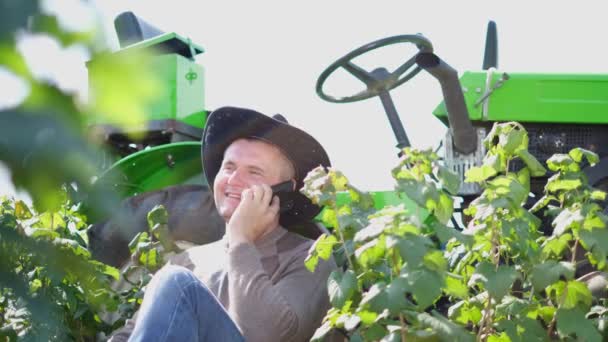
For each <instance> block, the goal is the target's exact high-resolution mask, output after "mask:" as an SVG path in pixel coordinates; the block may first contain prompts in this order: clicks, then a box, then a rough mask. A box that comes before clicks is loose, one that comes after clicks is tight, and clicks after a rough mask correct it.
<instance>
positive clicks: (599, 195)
mask: <svg viewBox="0 0 608 342" xmlns="http://www.w3.org/2000/svg"><path fill="white" fill-rule="evenodd" d="M590 197H591V199H592V200H595V201H604V200H606V192H605V191H601V190H594V191H592V192H591V195H590Z"/></svg>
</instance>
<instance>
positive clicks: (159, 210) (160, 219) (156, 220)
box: [147, 204, 169, 228]
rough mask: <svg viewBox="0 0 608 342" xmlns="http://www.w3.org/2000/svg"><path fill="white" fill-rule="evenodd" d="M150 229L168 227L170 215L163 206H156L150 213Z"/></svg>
mask: <svg viewBox="0 0 608 342" xmlns="http://www.w3.org/2000/svg"><path fill="white" fill-rule="evenodd" d="M147 219H148V227H150V228H152V227H154V226H155V225H157V224H164V225H166V224H167V223H169V213H167V209H165V207H164V206H163V205H162V204H159V205H156V206H154V208H152V210H150V211H149V212H148V216H147Z"/></svg>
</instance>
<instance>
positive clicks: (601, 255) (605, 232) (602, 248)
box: [579, 228, 608, 269]
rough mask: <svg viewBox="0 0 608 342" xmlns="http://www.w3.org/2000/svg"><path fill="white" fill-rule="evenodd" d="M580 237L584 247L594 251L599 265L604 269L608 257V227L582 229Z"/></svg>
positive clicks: (593, 253)
mask: <svg viewBox="0 0 608 342" xmlns="http://www.w3.org/2000/svg"><path fill="white" fill-rule="evenodd" d="M579 237H580V241H581V244H582V245H583V247H584V248H585V249H586V250H588V251H590V252H591V253H592V255H593V257H594V259H595V261H596V262H597V264H598V265H597V267H598V268H599V269H604V267H605V266H606V258H608V228H594V229H591V230H586V229H581V230H580V231H579Z"/></svg>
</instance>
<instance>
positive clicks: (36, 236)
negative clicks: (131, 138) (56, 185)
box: [0, 198, 175, 341]
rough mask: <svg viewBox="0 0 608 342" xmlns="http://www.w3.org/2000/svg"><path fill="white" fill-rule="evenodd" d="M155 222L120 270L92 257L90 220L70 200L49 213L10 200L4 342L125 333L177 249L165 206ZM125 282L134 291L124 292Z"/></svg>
mask: <svg viewBox="0 0 608 342" xmlns="http://www.w3.org/2000/svg"><path fill="white" fill-rule="evenodd" d="M148 222H149V225H150V230H149V231H148V232H142V233H140V234H138V235H137V236H136V237H135V238H134V239H133V241H132V242H131V244H130V248H131V253H132V255H133V258H132V259H133V260H132V261H133V263H132V265H131V266H130V267H128V268H126V269H125V270H123V272H119V270H117V269H115V268H113V267H111V266H108V265H105V264H103V263H100V262H98V261H95V260H93V259H91V254H90V252H89V251H88V250H87V242H86V228H87V226H86V224H85V220H84V217H83V216H82V215H81V214H79V212H78V206H77V205H73V204H72V203H71V202H70V201H68V200H67V198H66V201H65V202H64V203H63V205H62V206H61V209H60V210H58V211H56V212H44V213H37V212H36V211H35V210H34V209H32V208H29V207H28V206H27V205H26V204H25V203H24V202H22V201H13V200H9V199H6V198H5V199H2V200H1V201H0V340H2V341H3V340H4V339H7V340H16V339H17V338H19V339H20V340H26V341H71V340H72V341H93V340H95V339H97V338H98V337H103V336H104V335H109V334H110V333H111V332H112V331H114V330H115V329H117V328H119V327H121V326H122V325H123V324H124V321H125V319H127V318H130V317H131V316H132V314H133V313H134V312H135V310H137V308H138V307H139V305H140V304H141V301H142V299H143V287H144V286H145V285H146V284H147V282H148V281H149V279H150V272H153V271H156V270H157V269H158V268H160V267H161V266H162V265H163V264H164V259H163V256H164V254H165V253H166V252H169V251H171V250H173V249H174V248H175V247H174V245H173V243H172V241H171V239H170V238H168V227H167V212H166V211H165V210H164V208H162V207H157V208H155V209H153V210H152V211H151V212H150V213H149V214H148ZM117 280H122V281H126V282H128V283H129V284H130V285H131V286H129V287H128V288H126V289H125V290H123V291H119V290H118V289H116V288H115V287H114V286H113V285H112V283H113V282H114V281H117ZM109 314H113V315H112V317H113V318H112V319H111V320H110V319H108V318H107V317H110V316H109Z"/></svg>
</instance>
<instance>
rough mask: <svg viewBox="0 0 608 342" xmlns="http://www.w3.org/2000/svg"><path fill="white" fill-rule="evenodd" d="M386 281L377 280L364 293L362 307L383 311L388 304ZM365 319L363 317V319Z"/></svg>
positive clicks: (360, 305)
mask: <svg viewBox="0 0 608 342" xmlns="http://www.w3.org/2000/svg"><path fill="white" fill-rule="evenodd" d="M385 289H386V283H384V282H377V283H375V284H374V285H372V287H370V289H369V290H368V291H367V292H365V293H364V294H363V298H361V303H359V307H360V308H364V309H365V308H369V310H370V311H373V312H377V313H381V312H382V311H384V309H385V308H386V307H387V306H388V295H387V294H386V291H385ZM362 320H363V319H362Z"/></svg>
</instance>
